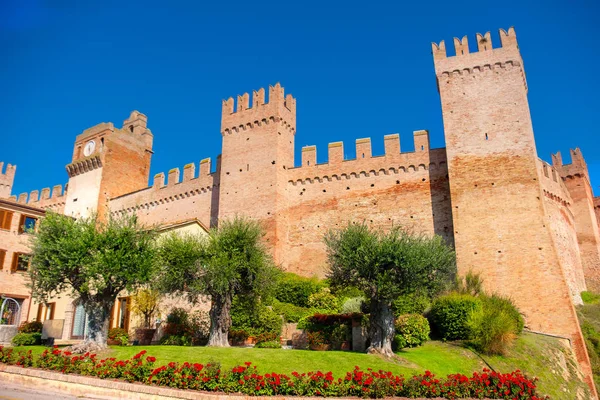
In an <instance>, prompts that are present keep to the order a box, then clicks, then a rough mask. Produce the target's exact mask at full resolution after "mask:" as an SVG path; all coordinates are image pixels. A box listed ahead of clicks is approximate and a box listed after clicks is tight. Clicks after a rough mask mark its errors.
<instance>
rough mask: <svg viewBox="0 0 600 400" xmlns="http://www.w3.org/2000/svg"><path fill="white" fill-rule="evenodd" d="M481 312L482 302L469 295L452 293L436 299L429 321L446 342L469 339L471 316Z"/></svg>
mask: <svg viewBox="0 0 600 400" xmlns="http://www.w3.org/2000/svg"><path fill="white" fill-rule="evenodd" d="M477 310H481V300H479V299H478V298H476V297H474V296H471V295H469V294H458V293H451V294H449V295H446V296H441V297H438V298H437V299H435V301H434V302H433V304H432V306H431V311H430V312H429V319H430V321H431V325H432V326H433V328H434V330H435V332H436V333H437V334H438V335H439V336H440V337H441V338H442V339H444V340H460V339H469V337H470V331H469V326H468V319H469V315H470V314H471V313H472V312H474V311H477Z"/></svg>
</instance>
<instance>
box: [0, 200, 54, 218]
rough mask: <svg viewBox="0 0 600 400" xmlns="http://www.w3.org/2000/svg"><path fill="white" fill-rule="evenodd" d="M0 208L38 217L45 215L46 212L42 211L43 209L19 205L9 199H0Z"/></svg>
mask: <svg viewBox="0 0 600 400" xmlns="http://www.w3.org/2000/svg"><path fill="white" fill-rule="evenodd" d="M0 208H8V209H10V210H13V211H19V212H25V213H32V214H36V215H38V216H44V215H46V210H44V209H43V208H39V207H32V206H30V205H27V204H23V203H19V202H17V201H14V200H9V199H0Z"/></svg>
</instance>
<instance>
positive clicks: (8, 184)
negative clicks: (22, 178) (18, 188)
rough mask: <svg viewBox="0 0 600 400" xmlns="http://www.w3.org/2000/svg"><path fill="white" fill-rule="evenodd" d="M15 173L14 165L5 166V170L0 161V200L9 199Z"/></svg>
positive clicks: (15, 167)
mask: <svg viewBox="0 0 600 400" xmlns="http://www.w3.org/2000/svg"><path fill="white" fill-rule="evenodd" d="M16 172H17V166H16V165H12V164H7V165H6V169H5V168H4V162H3V161H0V199H7V198H9V197H10V192H11V191H12V186H13V182H14V180H15V173H16Z"/></svg>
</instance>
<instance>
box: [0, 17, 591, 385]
mask: <svg viewBox="0 0 600 400" xmlns="http://www.w3.org/2000/svg"><path fill="white" fill-rule="evenodd" d="M500 40H501V43H500V45H501V46H499V47H497V48H493V47H492V42H491V36H490V34H489V33H487V34H485V35H480V34H478V35H477V48H478V51H477V52H474V53H470V52H469V47H468V44H467V37H464V38H463V39H462V40H459V39H454V46H455V49H456V56H451V57H450V56H447V54H446V49H445V44H444V42H441V43H439V44H433V46H432V50H433V58H434V65H435V73H436V77H437V83H438V90H439V93H440V97H441V103H442V115H443V122H444V135H445V140H446V148H438V149H432V148H430V145H429V134H428V132H427V131H426V130H421V131H416V132H414V144H415V151H414V152H404V153H403V152H401V150H400V139H399V136H398V135H387V136H385V137H384V139H383V140H384V144H385V154H384V155H380V156H373V155H372V152H371V140H370V139H369V138H365V139H358V140H356V159H352V160H345V159H344V150H343V146H344V144H343V143H342V142H334V143H330V144H329V146H328V149H327V150H328V162H327V163H322V164H318V163H317V157H316V153H317V149H316V148H315V146H307V147H304V148H302V160H301V164H300V166H296V162H295V160H294V137H295V135H296V99H295V98H294V97H293V96H292V95H291V94H285V93H284V89H283V87H282V86H280V85H279V84H277V85H275V86H272V87H269V89H268V98H267V93H266V91H265V90H264V89H260V90H258V91H254V92H253V94H252V96H251V97H250V95H249V94H247V93H246V94H244V95H241V96H238V97H237V101H234V99H233V98H230V99H228V100H226V101H223V109H222V116H221V135H222V137H223V144H222V154H221V155H220V156H219V157H218V158H217V160H216V166H215V168H214V169H215V172H212V169H213V168H211V160H210V159H204V160H202V161H201V162H200V164H199V168H198V171H196V169H197V168H196V165H195V164H187V165H185V166H184V168H183V176H181V171H180V169H179V168H174V169H172V170H170V171H169V172H168V174H166V176H165V174H163V173H160V174H157V175H155V176H154V179H153V183H152V185H151V186H150V187H148V180H149V171H150V160H151V156H152V140H153V135H152V133H151V132H150V130H149V129H148V128H147V117H146V116H145V115H144V114H141V113H139V112H137V111H134V112H132V113H131V115H130V117H129V118H128V119H127V120H126V121H125V122H124V124H123V126H122V127H121V128H117V127H115V126H114V125H113V124H112V123H101V124H99V125H96V126H94V127H92V128H89V129H87V130H85V131H83V133H82V134H80V135H79V136H77V138H76V140H75V146H74V151H73V159H72V162H71V163H70V164H68V165H67V167H66V169H67V173H68V176H69V180H68V190H66V189H65V191H64V193H63V191H62V187H61V186H56V187H54V188H53V189H52V191H50V189H43V190H42V192H41V195H40V194H39V193H38V191H33V192H31V193H30V194H21V195H19V196H18V198H17V197H15V196H12V198H13V200H15V201H16V202H18V203H25V204H27V205H29V206H33V207H36V208H41V209H50V210H53V211H56V212H61V213H65V214H68V215H73V216H85V215H87V214H89V213H90V212H92V211H95V212H98V213H99V215H100V216H101V217H106V216H107V215H108V213H110V214H112V215H114V216H118V215H122V214H127V213H135V214H137V215H138V216H139V218H140V220H141V221H142V222H143V223H145V224H148V225H155V224H156V225H172V224H178V223H184V222H185V221H190V220H193V221H197V222H198V223H199V224H201V225H202V226H204V227H206V228H208V227H212V226H216V225H218V222H219V221H220V220H222V219H224V218H229V217H232V216H234V215H236V214H243V215H247V216H250V217H252V218H256V219H259V220H260V221H262V222H263V224H264V226H265V229H266V232H267V235H266V239H265V240H266V241H267V242H268V246H269V248H270V249H271V251H272V254H273V256H274V258H275V260H276V261H277V262H278V263H279V264H281V265H282V267H283V268H284V269H285V270H288V271H292V272H295V273H298V274H302V275H319V276H324V274H325V271H326V254H325V247H324V244H323V241H322V238H323V234H324V233H325V232H326V231H327V230H328V229H330V228H336V227H342V226H344V225H346V224H347V223H348V222H349V221H360V222H362V221H364V222H366V223H367V224H369V225H372V226H375V227H381V228H388V227H391V226H395V225H401V226H404V227H407V228H409V229H413V230H415V231H418V232H424V233H427V234H438V235H441V236H442V237H443V238H444V239H445V240H446V241H447V242H448V243H449V244H451V245H452V246H454V247H455V249H456V254H457V263H458V270H459V273H465V272H466V271H469V270H473V271H475V272H480V273H481V275H482V276H483V278H484V279H485V282H484V283H485V286H486V287H487V289H488V290H491V291H494V292H499V293H501V294H504V295H508V296H510V297H512V298H513V299H514V300H515V302H516V303H517V305H518V307H519V308H520V309H521V310H522V312H523V313H524V315H525V318H526V321H527V327H528V328H529V329H530V330H532V331H539V332H544V333H548V334H553V335H558V336H562V337H566V338H568V339H569V340H570V341H571V344H572V347H573V349H574V352H575V355H576V357H577V359H578V360H579V362H580V365H581V367H582V371H583V373H584V375H585V376H586V379H587V381H588V383H591V369H590V364H589V360H588V355H587V352H586V349H585V345H584V343H583V338H582V335H581V331H580V329H579V324H578V322H577V316H576V313H575V308H574V305H576V304H580V303H581V297H580V293H581V292H582V291H584V290H600V271H599V269H600V233H599V225H598V221H599V220H600V198H594V197H593V192H592V189H591V186H590V180H589V176H588V171H587V167H586V163H585V161H584V159H583V156H582V154H581V151H580V150H579V149H575V150H572V151H571V158H572V163H571V164H563V162H562V160H561V156H560V154H559V153H557V154H556V155H553V156H552V165H550V164H548V163H546V162H544V161H542V160H541V159H540V158H538V156H537V153H536V147H535V141H534V135H533V128H532V122H531V116H530V112H529V105H528V99H527V81H526V78H525V70H524V67H523V61H522V59H521V54H520V51H519V47H518V44H517V39H516V35H515V31H514V29H512V28H511V29H509V30H508V31H504V30H500ZM0 172H2V170H1V167H0ZM14 174H15V167H14V166H9V167H8V169H7V170H6V172H5V173H3V174H1V176H0V197H5V198H9V197H10V196H11V185H12V181H13V178H14Z"/></svg>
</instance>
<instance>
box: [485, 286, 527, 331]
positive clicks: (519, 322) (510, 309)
mask: <svg viewBox="0 0 600 400" xmlns="http://www.w3.org/2000/svg"><path fill="white" fill-rule="evenodd" d="M479 299H481V301H482V302H483V308H484V309H491V310H494V311H495V312H497V313H499V312H504V313H506V314H507V315H508V316H509V317H510V318H511V319H512V320H513V321H514V323H515V327H516V330H515V333H516V334H517V335H520V334H521V332H523V328H524V327H525V320H524V319H523V315H521V312H520V311H519V309H518V308H517V306H516V305H515V303H514V302H513V301H512V300H511V299H510V298H507V297H502V296H499V295H497V294H492V295H483V294H482V295H481V296H479Z"/></svg>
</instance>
